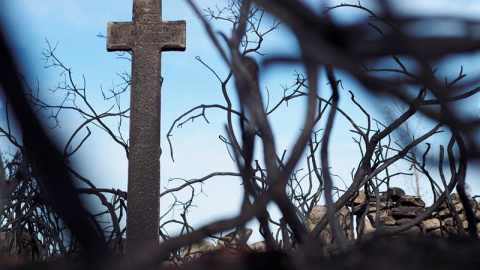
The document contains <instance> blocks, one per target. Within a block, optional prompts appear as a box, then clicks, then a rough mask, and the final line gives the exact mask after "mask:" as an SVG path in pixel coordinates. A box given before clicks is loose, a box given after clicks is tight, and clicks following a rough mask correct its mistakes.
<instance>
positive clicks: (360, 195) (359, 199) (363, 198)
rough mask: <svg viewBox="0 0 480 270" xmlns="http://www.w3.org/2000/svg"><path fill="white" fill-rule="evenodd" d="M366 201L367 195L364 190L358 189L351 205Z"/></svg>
mask: <svg viewBox="0 0 480 270" xmlns="http://www.w3.org/2000/svg"><path fill="white" fill-rule="evenodd" d="M366 201H367V195H366V194H365V191H359V192H358V194H357V196H356V197H355V199H354V200H353V205H359V204H362V203H364V202H366Z"/></svg>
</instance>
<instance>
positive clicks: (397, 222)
mask: <svg viewBox="0 0 480 270" xmlns="http://www.w3.org/2000/svg"><path fill="white" fill-rule="evenodd" d="M412 220H413V218H400V219H396V221H395V224H397V225H403V224H407V223H409V222H411V221H412Z"/></svg>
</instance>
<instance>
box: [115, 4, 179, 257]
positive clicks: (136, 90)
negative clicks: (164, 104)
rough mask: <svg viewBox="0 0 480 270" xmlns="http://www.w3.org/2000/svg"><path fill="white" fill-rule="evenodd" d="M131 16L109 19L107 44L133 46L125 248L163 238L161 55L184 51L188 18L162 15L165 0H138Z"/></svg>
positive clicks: (126, 48) (117, 48) (125, 48)
mask: <svg viewBox="0 0 480 270" xmlns="http://www.w3.org/2000/svg"><path fill="white" fill-rule="evenodd" d="M132 17H133V18H132V21H131V22H108V30H107V50H108V51H131V52H132V73H131V85H130V86H131V94H130V140H129V141H130V146H129V162H128V208H127V209H128V211H127V239H128V241H127V248H128V250H130V251H131V250H135V249H137V248H139V247H141V246H143V245H145V244H147V243H151V242H154V241H157V243H158V241H159V231H158V230H159V220H160V154H161V148H160V99H161V95H160V88H161V74H160V67H161V66H160V60H161V52H162V51H184V50H185V48H186V46H185V29H186V23H185V21H172V22H164V21H162V3H161V0H134V1H133V16H132Z"/></svg>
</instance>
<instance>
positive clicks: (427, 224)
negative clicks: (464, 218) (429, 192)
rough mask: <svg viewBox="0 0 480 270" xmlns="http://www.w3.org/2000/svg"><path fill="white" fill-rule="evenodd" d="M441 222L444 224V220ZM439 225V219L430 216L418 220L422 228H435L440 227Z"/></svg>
mask: <svg viewBox="0 0 480 270" xmlns="http://www.w3.org/2000/svg"><path fill="white" fill-rule="evenodd" d="M442 224H443V225H445V223H444V222H442ZM440 226H441V225H440V220H439V219H438V218H430V219H426V220H423V221H422V222H420V227H422V229H424V230H432V229H437V228H440Z"/></svg>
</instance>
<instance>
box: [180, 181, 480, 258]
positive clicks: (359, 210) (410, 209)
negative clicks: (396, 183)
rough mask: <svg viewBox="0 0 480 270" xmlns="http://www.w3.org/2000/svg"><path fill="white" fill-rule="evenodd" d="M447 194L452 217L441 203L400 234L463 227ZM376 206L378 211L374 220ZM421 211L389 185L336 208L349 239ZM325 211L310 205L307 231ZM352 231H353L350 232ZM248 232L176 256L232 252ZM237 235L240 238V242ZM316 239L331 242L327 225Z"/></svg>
mask: <svg viewBox="0 0 480 270" xmlns="http://www.w3.org/2000/svg"><path fill="white" fill-rule="evenodd" d="M450 197H451V200H452V203H453V207H452V209H455V210H454V212H453V213H456V214H458V215H457V216H456V217H455V215H453V214H452V212H451V211H450V209H449V207H448V206H447V204H446V203H443V204H442V205H440V207H439V208H438V209H437V211H435V212H434V213H433V214H432V215H431V216H429V217H428V218H426V219H425V220H423V221H422V222H420V223H419V224H418V225H416V226H413V227H411V228H410V229H408V230H406V231H404V232H402V233H401V234H425V235H437V236H441V237H448V236H452V235H457V234H458V232H459V227H458V226H457V223H456V221H455V220H458V221H460V222H461V223H462V226H463V227H464V228H467V227H468V224H467V221H466V216H465V213H464V208H463V205H462V203H461V202H460V198H459V196H458V194H456V193H454V194H451V196H450ZM377 204H378V207H377ZM470 204H471V205H472V208H473V209H474V211H475V217H476V221H477V226H476V228H475V229H477V230H479V232H480V207H479V205H478V204H477V203H476V202H475V201H474V200H473V199H470ZM377 208H378V211H379V213H378V214H379V215H378V217H379V218H378V222H377V213H376V212H377ZM425 211H426V205H425V202H424V201H423V200H422V199H421V198H419V197H416V196H411V195H406V194H405V192H404V191H403V190H402V189H400V188H390V189H388V190H387V191H386V192H381V193H380V194H379V199H378V201H377V198H376V197H375V195H374V194H368V196H367V194H366V193H365V192H363V191H360V192H358V194H357V196H356V197H355V198H354V199H353V200H352V201H351V202H350V203H349V206H348V207H342V208H341V209H340V211H338V213H337V217H338V218H339V221H340V225H341V227H342V229H343V231H344V234H345V236H346V238H347V240H352V241H353V240H355V238H356V237H358V235H365V234H368V233H372V232H374V231H375V229H376V227H377V226H398V225H403V224H406V223H408V222H411V221H412V220H413V219H414V218H415V217H417V216H418V215H420V214H422V213H425ZM326 212H327V209H326V206H324V205H317V206H314V207H313V209H312V211H311V213H310V214H309V215H308V216H307V217H306V221H307V225H308V227H309V228H310V230H313V228H314V227H315V226H316V225H317V224H318V222H319V221H320V220H321V219H322V218H323V216H324V215H325V214H326ZM353 219H355V221H356V222H353ZM354 230H356V231H357V233H354ZM467 231H468V230H467ZM251 234H252V230H251V229H244V230H239V231H235V232H232V233H229V234H227V235H225V236H224V237H221V238H219V239H218V240H217V244H216V245H215V244H214V243H212V242H209V241H206V240H203V241H201V242H200V243H197V244H193V245H191V246H187V247H185V248H184V251H183V253H182V254H181V255H180V258H181V259H182V260H186V261H189V260H191V259H194V258H198V257H199V256H201V255H202V254H206V253H210V252H215V251H217V252H218V251H221V252H227V253H231V254H232V255H233V254H235V253H238V252H239V248H238V244H239V243H240V242H243V241H246V240H248V238H249V237H250V235H251ZM241 238H242V240H243V241H240V239H241ZM319 238H320V239H319V240H320V241H321V242H322V243H323V244H326V245H328V244H332V243H333V242H334V240H333V236H332V233H331V230H330V226H329V225H327V228H326V230H324V231H322V233H321V234H320V236H319ZM244 249H246V250H252V251H256V252H263V251H265V250H266V246H265V243H264V242H263V241H262V242H257V243H254V244H251V245H248V246H245V247H244Z"/></svg>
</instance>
